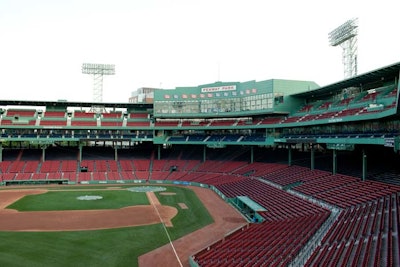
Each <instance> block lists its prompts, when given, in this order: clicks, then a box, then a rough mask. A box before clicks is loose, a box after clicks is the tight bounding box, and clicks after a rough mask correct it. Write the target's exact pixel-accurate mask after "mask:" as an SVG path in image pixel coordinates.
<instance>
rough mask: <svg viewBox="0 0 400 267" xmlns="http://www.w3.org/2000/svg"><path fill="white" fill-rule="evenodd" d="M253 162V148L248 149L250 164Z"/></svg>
mask: <svg viewBox="0 0 400 267" xmlns="http://www.w3.org/2000/svg"><path fill="white" fill-rule="evenodd" d="M253 162H254V147H253V146H251V147H250V163H253Z"/></svg>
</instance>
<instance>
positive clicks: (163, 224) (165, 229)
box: [149, 192, 183, 267]
mask: <svg viewBox="0 0 400 267" xmlns="http://www.w3.org/2000/svg"><path fill="white" fill-rule="evenodd" d="M153 194H154V192H153ZM154 196H155V195H154ZM149 199H150V202H151V205H152V206H153V207H154V209H155V210H156V212H157V215H158V218H160V221H161V224H162V226H163V228H164V231H165V233H166V234H167V237H168V240H169V244H170V245H171V247H172V250H173V251H174V254H175V257H176V259H177V260H178V263H179V266H181V267H183V265H182V262H181V260H180V259H179V256H178V253H176V250H175V247H174V244H172V241H171V237H170V236H169V233H168V230H167V227H166V226H165V223H164V221H163V219H162V218H161V215H160V212H159V211H158V209H157V207H156V205H155V204H154V203H153V200H152V198H151V197H149Z"/></svg>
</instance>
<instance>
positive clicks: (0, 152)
mask: <svg viewBox="0 0 400 267" xmlns="http://www.w3.org/2000/svg"><path fill="white" fill-rule="evenodd" d="M2 161H3V144H1V143H0V162H2Z"/></svg>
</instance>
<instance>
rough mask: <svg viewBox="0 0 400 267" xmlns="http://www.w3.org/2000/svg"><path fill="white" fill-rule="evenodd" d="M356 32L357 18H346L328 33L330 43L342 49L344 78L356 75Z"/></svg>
mask: <svg viewBox="0 0 400 267" xmlns="http://www.w3.org/2000/svg"><path fill="white" fill-rule="evenodd" d="M357 34H358V19H352V20H348V21H346V22H345V23H343V24H342V25H340V26H339V27H337V28H336V29H334V30H333V31H331V32H330V33H329V43H330V45H331V46H338V45H340V46H341V47H342V49H343V51H342V55H343V66H344V78H350V77H353V76H355V75H357Z"/></svg>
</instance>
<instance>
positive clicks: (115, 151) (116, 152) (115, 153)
mask: <svg viewBox="0 0 400 267" xmlns="http://www.w3.org/2000/svg"><path fill="white" fill-rule="evenodd" d="M114 160H115V161H118V145H114Z"/></svg>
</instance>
